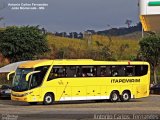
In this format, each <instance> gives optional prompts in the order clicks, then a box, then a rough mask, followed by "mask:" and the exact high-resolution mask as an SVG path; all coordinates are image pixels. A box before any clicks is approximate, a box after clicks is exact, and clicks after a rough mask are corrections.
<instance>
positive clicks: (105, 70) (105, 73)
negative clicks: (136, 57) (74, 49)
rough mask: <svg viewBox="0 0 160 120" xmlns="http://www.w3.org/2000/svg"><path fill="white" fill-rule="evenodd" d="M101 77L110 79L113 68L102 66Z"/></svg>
mask: <svg viewBox="0 0 160 120" xmlns="http://www.w3.org/2000/svg"><path fill="white" fill-rule="evenodd" d="M100 76H101V77H103V76H104V77H110V76H111V67H110V66H100Z"/></svg>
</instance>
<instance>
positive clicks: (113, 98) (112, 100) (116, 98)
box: [110, 91, 119, 102]
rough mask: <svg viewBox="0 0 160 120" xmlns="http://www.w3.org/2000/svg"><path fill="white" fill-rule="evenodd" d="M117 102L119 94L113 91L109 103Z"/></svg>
mask: <svg viewBox="0 0 160 120" xmlns="http://www.w3.org/2000/svg"><path fill="white" fill-rule="evenodd" d="M118 100H119V94H118V92H116V91H113V92H112V93H111V95H110V101H111V102H117V101H118Z"/></svg>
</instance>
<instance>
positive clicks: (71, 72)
mask: <svg viewBox="0 0 160 120" xmlns="http://www.w3.org/2000/svg"><path fill="white" fill-rule="evenodd" d="M76 71H77V67H76V66H67V67H66V77H77V72H76Z"/></svg>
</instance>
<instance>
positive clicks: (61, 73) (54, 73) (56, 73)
mask: <svg viewBox="0 0 160 120" xmlns="http://www.w3.org/2000/svg"><path fill="white" fill-rule="evenodd" d="M65 76H66V69H65V68H64V67H61V66H56V67H53V68H52V70H51V72H50V74H49V77H48V81H49V80H52V79H55V78H61V77H65Z"/></svg>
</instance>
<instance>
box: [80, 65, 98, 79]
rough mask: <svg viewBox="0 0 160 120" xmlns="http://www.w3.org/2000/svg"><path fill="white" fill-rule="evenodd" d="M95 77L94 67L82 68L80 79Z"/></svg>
mask: <svg viewBox="0 0 160 120" xmlns="http://www.w3.org/2000/svg"><path fill="white" fill-rule="evenodd" d="M93 76H96V67H94V66H82V77H93Z"/></svg>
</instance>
